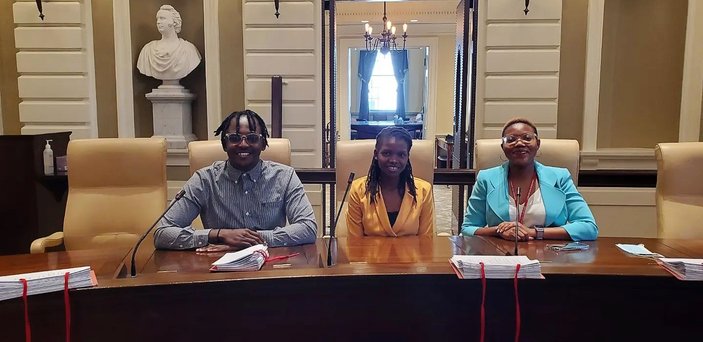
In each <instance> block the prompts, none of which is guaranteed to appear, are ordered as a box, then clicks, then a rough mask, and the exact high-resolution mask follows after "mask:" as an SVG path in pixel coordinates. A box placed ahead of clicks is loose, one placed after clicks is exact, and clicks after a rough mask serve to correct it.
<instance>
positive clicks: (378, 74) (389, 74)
mask: <svg viewBox="0 0 703 342" xmlns="http://www.w3.org/2000/svg"><path fill="white" fill-rule="evenodd" d="M397 89H398V82H397V81H396V80H395V74H394V73H393V62H392V61H391V54H390V53H387V54H382V53H380V52H378V53H377V54H376V64H374V66H373V73H372V74H371V81H369V110H370V111H395V109H396V106H397V100H396V97H397V95H396V90H397Z"/></svg>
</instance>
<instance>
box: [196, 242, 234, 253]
mask: <svg viewBox="0 0 703 342" xmlns="http://www.w3.org/2000/svg"><path fill="white" fill-rule="evenodd" d="M235 250H237V248H234V247H232V246H227V245H213V244H209V245H207V246H205V247H200V248H198V249H196V250H195V251H196V252H198V253H218V252H231V251H235Z"/></svg>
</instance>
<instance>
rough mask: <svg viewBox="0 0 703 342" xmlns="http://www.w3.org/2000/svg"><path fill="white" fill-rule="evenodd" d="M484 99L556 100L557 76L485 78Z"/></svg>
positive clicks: (557, 92)
mask: <svg viewBox="0 0 703 342" xmlns="http://www.w3.org/2000/svg"><path fill="white" fill-rule="evenodd" d="M485 96H486V99H495V98H507V99H556V98H557V97H558V96H559V77H557V76H489V77H486V94H485Z"/></svg>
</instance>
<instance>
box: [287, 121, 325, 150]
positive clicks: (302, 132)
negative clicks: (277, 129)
mask: <svg viewBox="0 0 703 342" xmlns="http://www.w3.org/2000/svg"><path fill="white" fill-rule="evenodd" d="M316 135H317V134H316V132H315V130H314V129H312V128H285V127H284V128H283V137H284V138H288V139H290V141H291V149H292V150H293V151H299V152H300V151H304V152H313V151H315V150H316V149H317V148H318V147H319V146H320V141H319V140H316V139H313V138H312V137H314V136H316Z"/></svg>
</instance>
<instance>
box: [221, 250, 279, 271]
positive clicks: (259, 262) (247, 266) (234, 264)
mask: <svg viewBox="0 0 703 342" xmlns="http://www.w3.org/2000/svg"><path fill="white" fill-rule="evenodd" d="M267 256H268V247H266V245H261V244H259V245H255V246H251V247H249V248H245V249H242V250H241V251H238V252H233V253H227V254H225V255H223V256H222V257H221V258H219V259H217V261H215V262H213V263H212V267H211V268H210V271H224V272H228V271H258V270H259V269H260V268H261V266H263V265H264V263H265V262H266V257H267Z"/></svg>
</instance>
